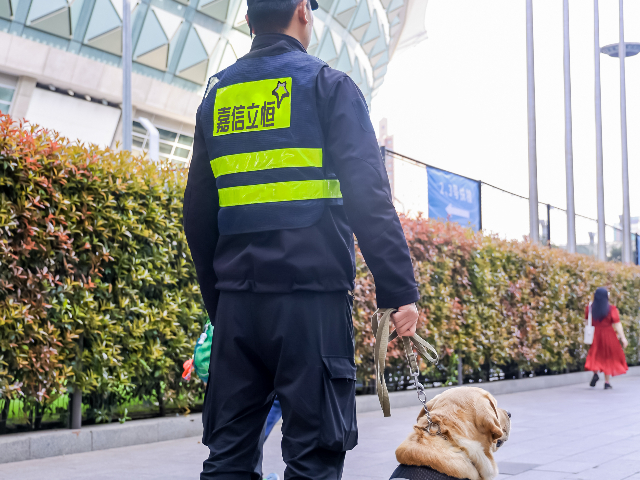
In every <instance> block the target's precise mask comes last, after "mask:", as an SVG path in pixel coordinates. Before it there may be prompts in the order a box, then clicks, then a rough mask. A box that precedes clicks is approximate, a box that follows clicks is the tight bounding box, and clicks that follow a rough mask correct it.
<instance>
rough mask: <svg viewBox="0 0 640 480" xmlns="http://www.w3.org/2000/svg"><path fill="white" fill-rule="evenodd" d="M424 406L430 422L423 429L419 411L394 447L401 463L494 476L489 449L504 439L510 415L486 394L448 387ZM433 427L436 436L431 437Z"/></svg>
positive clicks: (455, 473)
mask: <svg viewBox="0 0 640 480" xmlns="http://www.w3.org/2000/svg"><path fill="white" fill-rule="evenodd" d="M427 408H428V409H429V414H430V416H431V421H432V422H433V426H432V427H431V430H430V432H429V431H427V429H428V428H429V421H428V419H427V415H426V412H425V411H424V409H421V411H420V414H419V415H418V420H417V424H416V425H415V426H414V433H413V434H412V435H410V436H409V438H407V440H405V441H404V442H403V444H402V445H400V447H399V448H398V450H396V457H397V458H398V461H399V462H400V463H403V464H407V465H418V466H428V467H431V468H434V469H436V470H438V471H440V472H442V473H447V474H448V475H450V476H453V477H458V478H470V479H473V478H481V479H483V480H489V479H492V478H494V477H496V476H497V474H498V470H497V466H496V463H495V460H494V459H493V453H495V452H496V451H497V450H498V448H500V447H501V446H502V445H504V443H505V442H506V441H507V440H508V439H509V432H510V430H511V419H510V414H509V412H507V411H506V410H503V409H501V408H498V403H497V401H496V399H495V398H493V396H492V395H491V394H490V393H489V392H487V391H485V390H483V389H481V388H475V387H460V388H452V389H450V390H446V391H445V392H443V393H441V394H440V395H437V396H436V397H434V398H433V399H431V400H430V401H429V402H428V403H427ZM438 430H439V431H440V432H441V435H435V436H434V435H430V433H431V434H435V433H436V432H437V431H438ZM470 470H473V472H471V471H470Z"/></svg>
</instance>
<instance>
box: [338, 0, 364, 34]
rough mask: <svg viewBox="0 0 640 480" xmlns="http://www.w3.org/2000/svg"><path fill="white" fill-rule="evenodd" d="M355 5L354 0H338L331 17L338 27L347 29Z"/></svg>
mask: <svg viewBox="0 0 640 480" xmlns="http://www.w3.org/2000/svg"><path fill="white" fill-rule="evenodd" d="M357 5H358V4H357V2H356V0H338V5H337V6H336V9H335V11H334V12H333V17H334V18H335V19H336V20H337V21H338V23H339V24H340V25H342V26H343V27H347V25H349V22H351V18H352V17H353V14H354V13H355V12H356V6H357Z"/></svg>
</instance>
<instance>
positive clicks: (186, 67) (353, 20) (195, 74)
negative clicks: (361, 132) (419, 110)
mask: <svg viewBox="0 0 640 480" xmlns="http://www.w3.org/2000/svg"><path fill="white" fill-rule="evenodd" d="M130 3H131V9H132V31H133V72H134V75H133V105H134V118H138V117H145V118H149V119H150V120H151V121H152V123H153V124H154V125H156V127H157V128H158V129H159V131H160V136H161V146H160V152H161V155H162V156H164V157H166V158H169V159H171V160H174V161H178V162H188V160H189V157H190V155H191V143H192V142H193V126H194V124H195V121H194V114H195V112H196V109H197V106H198V104H199V102H200V100H201V98H202V95H203V93H204V87H205V85H206V82H207V79H208V78H209V77H210V76H211V75H213V74H215V73H216V72H217V71H219V70H221V69H223V68H225V67H227V66H228V65H230V64H232V63H233V62H235V60H236V58H238V57H240V56H242V55H244V54H245V53H246V52H248V51H249V48H250V45H251V39H250V37H249V29H248V26H247V24H246V22H245V19H244V16H245V13H246V1H245V0H130ZM318 3H319V5H320V8H319V9H318V10H317V11H316V12H315V13H316V15H315V25H314V31H313V37H312V42H311V45H310V46H309V53H311V54H312V55H316V56H318V57H319V58H321V59H323V60H324V61H326V62H327V63H328V64H329V65H330V66H332V67H333V68H336V69H339V70H342V71H344V72H346V73H348V74H349V75H350V76H351V77H352V78H353V80H354V81H355V82H356V84H358V86H359V87H360V89H361V90H362V92H363V94H364V95H365V97H366V98H367V101H368V102H369V103H370V102H371V99H372V98H373V96H374V95H375V93H376V91H377V89H378V88H379V87H380V86H381V85H382V82H383V81H384V76H385V73H386V71H387V66H388V64H389V61H390V60H391V58H392V56H393V53H394V52H395V51H396V50H397V49H398V48H403V47H405V46H410V45H413V44H415V43H417V42H419V41H420V40H422V39H423V38H424V37H425V35H426V34H425V31H424V17H425V13H426V4H427V0H319V2H318ZM122 8H123V2H122V0H0V51H5V50H6V52H7V54H6V55H0V110H1V111H2V112H10V113H11V114H12V115H13V116H14V117H17V118H22V117H25V118H26V119H27V120H29V121H32V122H34V123H39V124H41V125H43V126H45V127H48V128H53V129H56V130H58V131H60V132H61V133H62V134H64V135H66V136H68V137H69V138H72V139H76V138H77V139H80V140H82V141H87V142H94V143H98V144H103V145H111V146H115V145H116V143H117V142H118V140H119V139H120V137H121V134H120V131H121V125H120V123H119V122H120V109H119V103H120V101H121V91H120V90H121V85H122V80H121V75H122V74H121V70H120V65H121V54H122V14H123V12H122ZM146 142H147V133H146V131H145V130H144V128H143V127H142V125H141V124H140V123H138V122H136V123H134V148H137V149H144V148H145V147H146Z"/></svg>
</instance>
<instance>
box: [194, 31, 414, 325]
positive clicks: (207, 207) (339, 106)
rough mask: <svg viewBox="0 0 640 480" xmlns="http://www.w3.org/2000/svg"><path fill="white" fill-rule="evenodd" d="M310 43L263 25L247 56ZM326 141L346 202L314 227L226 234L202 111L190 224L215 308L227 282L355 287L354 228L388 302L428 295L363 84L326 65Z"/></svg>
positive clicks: (281, 287) (322, 99) (320, 100)
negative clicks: (418, 277)
mask: <svg viewBox="0 0 640 480" xmlns="http://www.w3.org/2000/svg"><path fill="white" fill-rule="evenodd" d="M291 51H301V52H305V50H304V48H303V46H302V45H301V44H300V42H298V41H297V40H295V39H294V38H292V37H289V36H287V35H283V34H264V35H258V36H257V37H256V38H255V39H254V41H253V44H252V47H251V51H250V52H249V53H248V54H247V55H246V56H245V57H244V58H252V57H267V56H276V55H281V54H283V53H287V52H291ZM316 98H317V109H318V113H319V116H320V124H321V127H322V134H323V136H324V149H325V151H326V152H327V154H328V155H330V156H331V158H332V161H333V167H334V168H335V173H336V175H337V177H338V180H339V181H340V189H341V191H342V196H343V205H342V206H330V207H327V208H325V210H324V212H323V214H322V216H321V217H320V219H319V220H318V221H317V222H316V223H315V224H313V225H311V226H309V227H305V228H295V229H283V230H274V231H265V232H258V233H245V234H237V235H220V233H219V229H218V211H219V208H220V207H219V202H218V196H217V189H216V179H215V177H214V175H213V172H212V170H211V165H210V160H211V158H209V154H208V153H207V148H206V141H205V138H206V133H205V130H204V128H203V119H202V118H201V111H202V106H201V108H200V109H198V113H197V117H196V129H195V139H194V146H193V157H192V160H191V166H190V170H189V178H188V182H187V188H186V191H185V200H184V228H185V233H186V235H187V240H188V242H189V247H190V249H191V254H192V256H193V260H194V263H195V267H196V271H197V274H198V280H199V283H200V287H201V290H202V295H203V298H204V302H205V305H206V307H207V310H208V311H209V312H210V316H211V318H214V314H215V311H216V308H217V303H218V296H219V291H220V290H229V291H253V292H258V293H261V292H274V293H288V292H293V291H299V290H307V291H318V292H326V291H345V290H352V289H353V287H354V279H355V273H356V272H355V251H354V238H353V235H354V233H355V236H356V237H357V240H358V244H359V246H360V250H361V251H362V254H363V255H364V258H365V261H366V262H367V265H368V267H369V269H370V270H371V272H372V273H373V276H374V278H375V284H376V296H377V304H378V306H379V307H381V308H387V307H399V306H402V305H406V304H409V303H412V302H415V301H417V300H418V298H419V294H418V289H417V285H416V282H415V278H414V275H413V267H412V264H411V258H410V256H409V250H408V247H407V243H406V240H405V237H404V233H403V231H402V228H401V225H400V221H399V219H398V216H397V214H396V211H395V208H394V206H393V203H392V201H391V192H390V188H389V181H388V178H387V175H386V171H385V168H384V165H383V162H382V158H381V156H380V151H379V148H378V144H377V140H376V136H375V132H374V129H373V126H372V124H371V120H370V119H369V115H368V111H367V108H366V103H365V100H364V97H363V96H362V93H361V92H360V90H359V89H358V87H357V86H356V85H355V84H354V82H353V81H352V80H351V78H349V76H348V75H346V74H345V73H343V72H339V71H337V70H333V69H331V68H330V67H328V66H327V67H324V68H322V69H321V71H320V73H319V74H318V76H317V79H316Z"/></svg>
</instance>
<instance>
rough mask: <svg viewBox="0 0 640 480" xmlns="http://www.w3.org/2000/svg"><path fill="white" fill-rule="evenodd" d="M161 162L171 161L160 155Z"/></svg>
mask: <svg viewBox="0 0 640 480" xmlns="http://www.w3.org/2000/svg"><path fill="white" fill-rule="evenodd" d="M160 160H162V161H166V160H169V159H168V158H167V157H164V156H162V155H160Z"/></svg>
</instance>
